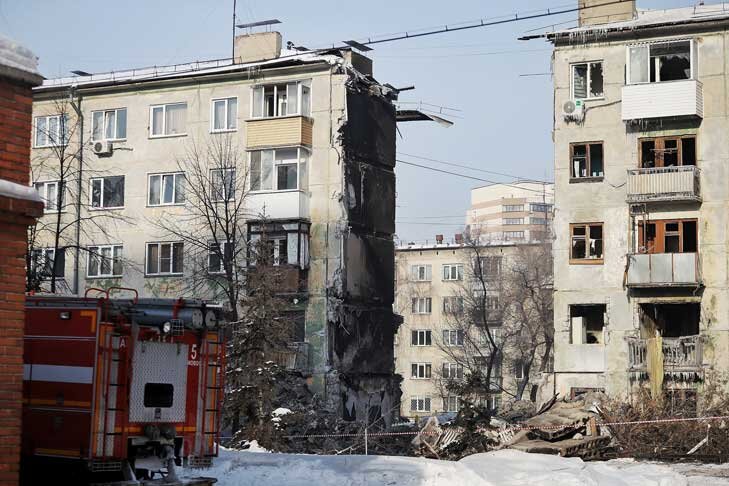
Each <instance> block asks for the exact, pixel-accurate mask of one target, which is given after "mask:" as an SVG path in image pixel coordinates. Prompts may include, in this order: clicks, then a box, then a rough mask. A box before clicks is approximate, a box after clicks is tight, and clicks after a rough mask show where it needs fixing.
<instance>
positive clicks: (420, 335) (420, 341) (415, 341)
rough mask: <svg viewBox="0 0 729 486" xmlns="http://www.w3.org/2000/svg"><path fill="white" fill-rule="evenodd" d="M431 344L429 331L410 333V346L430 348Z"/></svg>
mask: <svg viewBox="0 0 729 486" xmlns="http://www.w3.org/2000/svg"><path fill="white" fill-rule="evenodd" d="M432 344H433V341H432V334H431V331H430V330H429V329H418V330H416V331H410V345H411V346H430V345H432Z"/></svg>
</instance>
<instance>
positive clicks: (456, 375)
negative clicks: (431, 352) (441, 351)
mask: <svg viewBox="0 0 729 486" xmlns="http://www.w3.org/2000/svg"><path fill="white" fill-rule="evenodd" d="M443 378H445V379H446V380H462V379H463V365H462V364H458V363H449V362H444V363H443Z"/></svg>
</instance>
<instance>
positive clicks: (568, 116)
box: [562, 100, 585, 122]
mask: <svg viewBox="0 0 729 486" xmlns="http://www.w3.org/2000/svg"><path fill="white" fill-rule="evenodd" d="M562 116H563V117H564V120H565V121H576V122H581V121H582V120H584V119H585V104H584V103H583V102H582V100H568V101H565V102H564V105H562Z"/></svg>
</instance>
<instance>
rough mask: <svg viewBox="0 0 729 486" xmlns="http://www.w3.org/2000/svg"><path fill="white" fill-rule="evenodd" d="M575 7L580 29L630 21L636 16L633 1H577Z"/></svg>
mask: <svg viewBox="0 0 729 486" xmlns="http://www.w3.org/2000/svg"><path fill="white" fill-rule="evenodd" d="M577 6H578V7H579V8H580V11H579V22H578V25H579V26H580V27H582V26H583V25H600V24H607V23H609V22H622V21H624V20H632V19H634V18H635V15H636V10H635V0H626V1H621V2H616V0H577Z"/></svg>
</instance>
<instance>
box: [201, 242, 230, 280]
mask: <svg viewBox="0 0 729 486" xmlns="http://www.w3.org/2000/svg"><path fill="white" fill-rule="evenodd" d="M216 244H217V245H222V247H223V251H222V255H223V258H221V259H220V268H219V269H218V270H211V269H210V264H211V261H210V259H211V258H213V257H214V256H217V255H216V254H215V252H214V251H213V250H212V246H213V245H216ZM229 252H230V242H229V241H219V242H218V243H215V241H212V240H211V241H209V242H208V261H207V271H208V273H209V274H211V275H220V274H223V273H225V256H226V255H228V254H229V255H230V257H231V259H232V257H233V255H232V253H229Z"/></svg>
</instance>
